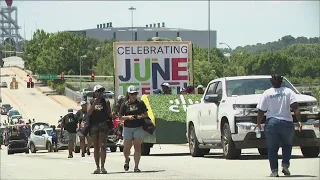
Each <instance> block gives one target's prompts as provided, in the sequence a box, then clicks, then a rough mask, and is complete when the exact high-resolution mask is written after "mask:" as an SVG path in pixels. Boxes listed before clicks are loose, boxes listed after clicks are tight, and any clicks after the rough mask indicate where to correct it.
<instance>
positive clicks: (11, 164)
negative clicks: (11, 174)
mask: <svg viewBox="0 0 320 180" xmlns="http://www.w3.org/2000/svg"><path fill="white" fill-rule="evenodd" d="M7 166H11V167H14V166H17V165H16V164H13V163H9V164H7Z"/></svg>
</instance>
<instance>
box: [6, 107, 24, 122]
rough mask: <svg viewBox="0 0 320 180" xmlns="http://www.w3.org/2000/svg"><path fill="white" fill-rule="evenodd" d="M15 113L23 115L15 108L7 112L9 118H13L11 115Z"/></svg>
mask: <svg viewBox="0 0 320 180" xmlns="http://www.w3.org/2000/svg"><path fill="white" fill-rule="evenodd" d="M13 115H21V114H20V112H19V111H18V110H15V109H11V110H9V111H8V113H7V117H8V120H9V119H10V118H11V116H13Z"/></svg>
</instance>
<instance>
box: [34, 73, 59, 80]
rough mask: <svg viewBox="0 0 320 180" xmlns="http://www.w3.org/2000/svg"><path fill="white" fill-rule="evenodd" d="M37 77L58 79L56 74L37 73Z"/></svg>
mask: <svg viewBox="0 0 320 180" xmlns="http://www.w3.org/2000/svg"><path fill="white" fill-rule="evenodd" d="M37 79H60V76H58V74H39V75H38V78H37Z"/></svg>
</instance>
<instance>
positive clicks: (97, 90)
mask: <svg viewBox="0 0 320 180" xmlns="http://www.w3.org/2000/svg"><path fill="white" fill-rule="evenodd" d="M104 91H105V88H104V87H103V86H101V85H96V86H95V87H94V88H93V92H94V94H93V98H94V99H92V100H91V102H90V106H89V107H88V118H89V127H90V128H89V129H90V130H89V134H90V137H91V138H92V141H93V147H94V160H95V163H96V166H97V169H96V170H95V171H94V172H93V173H94V174H99V173H102V174H106V173H107V171H106V169H105V167H104V164H105V160H106V156H107V154H106V141H107V137H108V132H109V129H110V128H113V123H112V118H111V106H110V102H109V101H106V100H105V98H104V97H103V93H104ZM84 135H85V134H84ZM100 160H101V166H100Z"/></svg>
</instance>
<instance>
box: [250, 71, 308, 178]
mask: <svg viewBox="0 0 320 180" xmlns="http://www.w3.org/2000/svg"><path fill="white" fill-rule="evenodd" d="M270 80H271V84H272V86H273V87H272V88H270V89H267V90H266V91H265V92H264V93H263V95H262V97H261V99H260V102H259V103H258V105H257V108H258V109H259V110H258V122H257V127H256V128H260V129H261V121H262V119H263V116H264V113H265V112H267V113H266V119H267V120H266V122H265V126H264V134H265V136H266V141H267V148H268V159H269V163H270V168H271V175H270V176H272V177H279V175H278V150H279V146H280V143H281V145H282V168H283V169H282V173H283V174H284V175H286V176H289V175H290V171H289V166H290V158H291V152H292V141H293V137H294V124H293V118H292V115H291V110H290V109H292V110H293V112H294V114H295V117H296V119H297V121H298V124H299V131H301V128H302V125H301V117H300V108H299V105H298V103H297V101H296V98H295V92H293V91H292V90H291V89H289V88H286V87H281V84H282V80H283V77H282V76H280V75H273V76H272V77H271V79H270Z"/></svg>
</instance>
